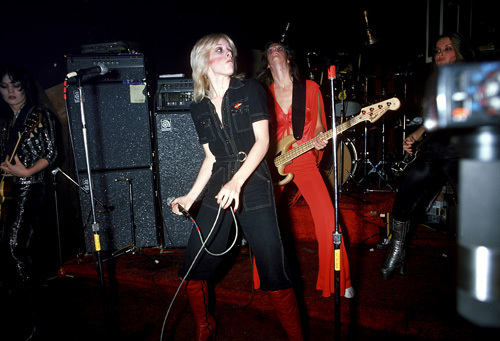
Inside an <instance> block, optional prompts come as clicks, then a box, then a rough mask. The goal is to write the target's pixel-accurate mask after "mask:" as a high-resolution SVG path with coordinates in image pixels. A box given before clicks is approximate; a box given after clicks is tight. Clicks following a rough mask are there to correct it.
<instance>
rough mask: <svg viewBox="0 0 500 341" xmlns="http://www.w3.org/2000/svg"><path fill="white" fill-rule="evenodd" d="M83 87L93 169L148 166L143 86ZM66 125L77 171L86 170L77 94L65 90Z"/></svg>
mask: <svg viewBox="0 0 500 341" xmlns="http://www.w3.org/2000/svg"><path fill="white" fill-rule="evenodd" d="M135 86H137V85H126V84H122V83H90V84H84V85H83V86H82V89H83V108H84V114H85V115H84V119H85V122H86V135H87V144H88V150H89V162H90V168H91V169H92V170H111V169H120V168H134V167H149V166H150V165H151V163H152V156H151V137H150V119H149V112H148V105H147V102H146V93H145V91H146V89H145V87H144V86H139V88H134V87H135ZM67 92H68V110H69V117H68V119H69V124H70V128H71V135H72V140H73V151H74V155H75V162H76V169H77V171H82V170H86V169H87V166H86V158H85V149H84V140H83V130H82V127H83V125H82V116H81V111H80V94H79V91H78V88H77V87H76V86H75V85H70V86H69V87H68V90H67Z"/></svg>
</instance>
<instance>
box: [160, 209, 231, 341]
mask: <svg viewBox="0 0 500 341" xmlns="http://www.w3.org/2000/svg"><path fill="white" fill-rule="evenodd" d="M178 206H179V211H181V212H182V214H183V215H184V216H185V217H187V218H189V219H190V220H191V221H192V222H193V224H194V226H195V228H196V231H197V232H198V236H199V237H200V241H201V247H200V249H199V250H198V253H197V254H196V256H195V257H194V259H193V262H192V263H191V265H190V266H189V268H188V270H187V272H186V275H185V276H184V277H183V278H182V279H181V283H180V284H179V286H178V287H177V290H176V291H175V294H174V296H173V297H172V301H171V302H170V305H169V306H168V309H167V313H166V314H165V318H164V319H163V324H162V328H161V333H160V341H162V340H163V331H164V330H165V326H166V323H167V319H168V316H169V314H170V310H171V309H172V306H173V305H174V302H175V299H176V298H177V295H178V294H179V291H180V290H181V288H182V284H184V282H185V281H186V278H187V277H188V276H189V274H190V273H191V270H192V269H193V266H194V264H195V263H196V261H197V260H198V257H199V256H200V254H201V253H202V252H203V251H205V252H207V253H208V254H210V255H212V256H216V257H220V256H223V255H225V254H226V253H228V252H229V251H230V250H231V249H232V248H233V247H234V245H235V244H236V241H237V239H238V222H237V220H236V216H235V215H234V210H233V209H232V208H233V207H232V206H230V207H229V208H230V209H231V214H232V215H233V220H234V223H235V226H236V233H235V238H234V240H233V243H232V244H231V246H229V248H228V249H227V250H225V251H223V252H221V253H212V252H211V251H210V250H208V249H207V248H206V246H205V245H206V243H207V241H208V240H209V239H210V236H211V235H212V233H213V232H214V230H215V226H216V225H217V222H218V220H219V216H220V212H221V208H222V205H219V209H218V210H217V216H216V217H215V221H214V223H213V225H212V228H211V229H210V232H209V233H208V235H207V238H206V239H205V240H203V236H202V235H201V230H200V228H199V226H198V223H197V222H196V220H195V219H194V218H193V217H192V216H191V215H190V214H189V213H188V212H187V211H186V210H185V209H184V208H183V207H182V206H181V205H179V204H178Z"/></svg>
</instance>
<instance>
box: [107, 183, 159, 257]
mask: <svg viewBox="0 0 500 341" xmlns="http://www.w3.org/2000/svg"><path fill="white" fill-rule="evenodd" d="M124 180H126V181H128V189H129V203H130V238H131V244H129V245H127V246H124V247H122V248H121V249H118V250H116V251H115V252H113V253H112V254H111V257H109V258H106V259H104V260H103V262H106V261H108V260H110V259H113V258H116V257H120V256H121V255H124V254H127V253H129V252H132V254H134V255H135V254H136V253H137V254H140V255H141V256H144V257H146V258H149V259H150V260H152V261H153V262H155V263H156V264H159V263H160V262H159V261H158V260H157V259H154V258H152V257H150V256H149V255H146V254H145V253H143V252H142V251H141V249H140V248H139V247H138V246H137V245H136V241H135V229H136V225H135V218H134V198H133V191H132V179H131V178H118V179H115V181H124Z"/></svg>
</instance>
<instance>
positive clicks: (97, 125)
mask: <svg viewBox="0 0 500 341" xmlns="http://www.w3.org/2000/svg"><path fill="white" fill-rule="evenodd" d="M97 63H103V64H105V65H107V67H108V69H109V72H108V73H106V74H104V75H87V76H84V77H83V78H82V79H81V81H80V82H79V83H78V82H76V81H75V79H74V78H71V79H70V80H69V81H68V85H67V88H66V93H67V108H68V126H69V131H70V135H71V142H72V147H73V155H74V159H75V160H74V161H75V168H76V176H77V178H78V182H79V183H80V185H81V186H82V187H83V188H85V186H88V176H87V158H86V152H85V143H84V134H83V128H85V131H86V137H87V139H86V144H87V146H88V161H89V165H90V171H91V174H92V179H93V180H92V183H93V190H94V197H95V199H96V200H99V201H101V202H102V203H104V205H106V206H113V207H114V210H112V211H109V210H105V209H103V207H101V205H99V204H98V203H96V210H97V211H98V212H97V222H98V223H99V227H100V234H101V249H102V250H114V249H119V248H121V247H123V246H126V245H128V244H130V243H131V241H132V236H131V231H130V226H131V222H130V210H129V188H128V184H127V181H124V182H115V180H114V179H117V178H131V179H132V188H133V202H134V212H133V213H134V216H135V223H136V226H137V229H136V236H135V237H136V241H137V246H139V247H145V246H156V245H158V238H157V235H158V233H157V228H156V226H157V224H156V221H157V215H156V208H155V207H156V206H155V204H156V201H155V196H154V193H155V192H154V182H153V153H152V138H151V132H152V127H151V122H152V117H151V114H150V111H149V109H148V96H147V88H146V83H145V78H146V72H145V65H144V59H143V56H142V55H84V56H70V57H68V58H67V69H68V71H75V70H79V69H84V68H88V67H91V66H93V65H96V64H97ZM79 85H81V88H82V92H83V96H81V93H80V91H79V90H80V89H79ZM81 103H83V114H84V115H82V110H81ZM80 209H81V212H82V219H83V224H84V226H86V230H85V231H84V233H85V240H86V247H87V250H88V251H90V250H91V249H93V248H94V245H93V244H94V242H93V232H92V230H91V228H92V226H91V223H92V216H91V215H90V213H91V211H90V199H89V198H88V195H87V194H85V193H84V192H82V193H81V195H80Z"/></svg>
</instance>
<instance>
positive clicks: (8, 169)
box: [0, 155, 33, 178]
mask: <svg viewBox="0 0 500 341" xmlns="http://www.w3.org/2000/svg"><path fill="white" fill-rule="evenodd" d="M0 168H1V169H2V170H3V171H4V173H5V176H17V177H18V178H24V177H28V176H31V175H33V174H31V172H30V171H29V169H27V168H26V167H25V166H24V165H23V163H22V162H21V161H20V160H19V157H18V156H17V155H14V163H10V161H9V156H8V155H7V157H6V158H5V160H4V162H2V164H1V165H0Z"/></svg>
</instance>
